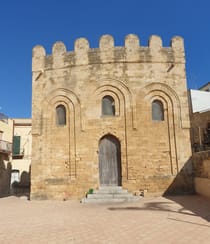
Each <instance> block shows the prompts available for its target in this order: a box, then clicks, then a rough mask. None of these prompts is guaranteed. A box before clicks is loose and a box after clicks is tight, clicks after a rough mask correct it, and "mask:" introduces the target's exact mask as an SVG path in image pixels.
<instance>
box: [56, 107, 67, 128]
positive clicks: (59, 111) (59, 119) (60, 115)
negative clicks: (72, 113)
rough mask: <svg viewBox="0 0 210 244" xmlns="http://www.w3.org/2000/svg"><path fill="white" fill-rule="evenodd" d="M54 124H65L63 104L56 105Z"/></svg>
mask: <svg viewBox="0 0 210 244" xmlns="http://www.w3.org/2000/svg"><path fill="white" fill-rule="evenodd" d="M56 124H57V125H66V108H65V107H64V106H63V105H58V106H57V107H56Z"/></svg>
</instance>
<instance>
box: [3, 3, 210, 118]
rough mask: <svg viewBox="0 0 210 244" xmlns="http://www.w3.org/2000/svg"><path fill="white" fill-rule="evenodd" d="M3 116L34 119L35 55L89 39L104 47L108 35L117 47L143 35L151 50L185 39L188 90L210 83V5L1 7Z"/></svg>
mask: <svg viewBox="0 0 210 244" xmlns="http://www.w3.org/2000/svg"><path fill="white" fill-rule="evenodd" d="M0 31H1V33H0V75H1V76H0V77H1V80H0V84H1V86H0V90H1V95H0V112H1V113H5V114H6V115H8V116H9V117H11V118H21V117H30V116H31V53H32V48H33V47H34V46H35V45H37V44H40V45H43V46H44V47H45V49H46V50H47V53H48V54H50V53H51V47H52V45H53V43H54V42H56V41H58V40H60V41H63V42H64V43H65V44H66V46H67V49H68V50H69V51H70V50H72V49H73V45H74V41H75V39H77V38H79V37H86V38H87V39H88V40H89V42H90V46H91V47H92V48H94V47H98V40H99V38H100V36H101V35H103V34H111V35H113V37H114V39H115V45H124V37H125V36H126V35H127V34H129V33H133V34H137V35H138V36H139V38H140V41H141V45H143V46H146V45H147V43H148V39H149V37H150V36H151V35H153V34H156V35H159V36H161V38H162V39H163V45H164V46H169V45H170V40H171V38H172V37H173V36H175V35H179V36H182V37H183V38H184V39H185V51H186V60H187V64H186V68H187V80H188V88H193V89H196V88H199V87H200V86H201V85H202V84H204V83H206V82H208V81H210V1H209V0H199V1H198V0H174V1H169V0H148V1H146V0H36V1H35V0H34V1H32V0H18V1H17V0H7V1H2V2H1V3H0Z"/></svg>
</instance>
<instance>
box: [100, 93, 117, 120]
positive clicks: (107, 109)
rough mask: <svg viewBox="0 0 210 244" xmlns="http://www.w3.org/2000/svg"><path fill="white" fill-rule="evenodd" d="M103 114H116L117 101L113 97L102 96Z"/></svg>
mask: <svg viewBox="0 0 210 244" xmlns="http://www.w3.org/2000/svg"><path fill="white" fill-rule="evenodd" d="M102 115H110V116H114V115H115V102H114V99H113V97H111V96H105V97H103V98H102Z"/></svg>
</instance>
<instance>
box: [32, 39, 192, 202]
mask: <svg viewBox="0 0 210 244" xmlns="http://www.w3.org/2000/svg"><path fill="white" fill-rule="evenodd" d="M182 44H183V42H182V39H180V38H175V39H173V40H172V44H171V46H170V47H162V40H161V39H160V38H159V37H157V36H153V37H152V38H151V39H150V43H149V47H142V46H140V45H139V39H138V37H137V36H135V35H128V36H127V37H126V40H125V47H115V46H114V40H113V38H112V36H109V35H105V36H103V37H102V38H101V39H100V44H99V48H96V49H90V48H89V43H88V41H87V40H86V39H84V38H82V39H78V40H76V41H75V51H74V52H65V48H64V47H65V46H64V45H63V44H61V43H59V45H58V43H57V44H56V46H54V48H53V50H54V51H53V55H51V56H50V55H48V56H43V55H44V49H43V48H40V47H39V48H35V50H34V56H33V62H32V63H33V67H32V70H33V104H32V107H33V112H32V119H33V121H32V124H33V129H32V133H33V149H32V150H33V152H32V169H31V174H32V177H31V181H32V182H31V197H32V199H33V198H39V196H40V198H48V199H50V198H54V199H68V198H82V197H84V196H85V194H86V193H87V192H88V190H89V189H90V188H93V189H96V188H98V187H99V186H100V180H99V144H100V142H101V138H103V137H104V136H106V135H111V136H112V137H114V138H116V139H117V140H118V141H119V144H120V149H119V150H120V159H121V160H120V165H121V167H120V171H121V176H122V179H121V184H122V186H123V188H126V189H128V190H129V191H130V192H136V191H144V192H147V193H148V194H158V195H160V194H163V193H164V192H166V191H167V189H168V188H170V186H171V185H173V186H174V188H176V187H180V189H181V188H182V186H183V185H185V184H187V183H186V181H184V180H181V179H182V177H181V175H182V172H183V171H182V169H183V168H184V167H185V165H186V164H189V159H190V157H191V147H190V137H189V112H188V99H187V92H186V91H187V90H186V75H185V57H184V49H183V48H182V47H183V46H182ZM57 49H58V50H57ZM39 61H40V63H39ZM105 96H109V97H112V99H113V100H114V106H115V115H114V116H107V115H106V116H104V115H103V114H102V100H103V98H104V97H105ZM156 100H158V101H160V102H161V104H162V106H163V112H164V116H163V117H164V119H163V120H161V121H154V120H152V103H153V102H154V101H156ZM59 105H62V106H64V107H65V111H66V124H65V125H63V126H58V125H57V124H56V123H57V122H56V107H57V106H59ZM178 176H179V177H178ZM185 176H186V174H185ZM50 179H52V180H50ZM56 179H63V180H62V181H61V180H58V181H56ZM177 181H178V182H177ZM174 188H173V189H174Z"/></svg>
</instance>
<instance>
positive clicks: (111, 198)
mask: <svg viewBox="0 0 210 244" xmlns="http://www.w3.org/2000/svg"><path fill="white" fill-rule="evenodd" d="M140 198H141V197H139V196H134V195H133V194H132V193H129V192H128V191H127V190H126V189H122V186H103V187H99V189H98V190H94V191H93V193H91V194H90V193H89V194H87V197H86V198H83V199H82V200H81V202H82V203H120V202H135V201H138V200H139V199H140Z"/></svg>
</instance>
